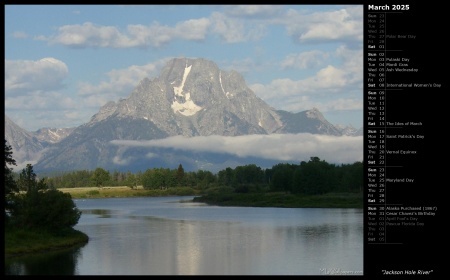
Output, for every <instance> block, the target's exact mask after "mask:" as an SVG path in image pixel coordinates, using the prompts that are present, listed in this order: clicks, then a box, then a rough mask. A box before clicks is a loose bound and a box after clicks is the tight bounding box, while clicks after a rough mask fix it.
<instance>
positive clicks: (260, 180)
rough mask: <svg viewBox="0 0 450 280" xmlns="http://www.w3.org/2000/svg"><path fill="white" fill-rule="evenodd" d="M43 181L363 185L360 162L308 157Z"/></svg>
mask: <svg viewBox="0 0 450 280" xmlns="http://www.w3.org/2000/svg"><path fill="white" fill-rule="evenodd" d="M46 183H47V184H48V185H49V186H50V187H52V188H72V187H100V188H101V187H104V186H128V187H130V188H132V189H136V188H137V187H138V186H142V187H143V188H144V189H167V188H171V187H191V188H194V189H199V190H206V189H208V188H212V187H228V188H231V189H232V190H233V191H234V192H238V193H246V192H258V191H274V192H280V191H281V192H286V193H292V194H308V195H312V194H324V193H328V192H358V191H360V190H361V187H362V185H363V164H362V163H361V162H354V163H353V164H340V165H336V164H330V163H328V162H326V161H325V160H321V159H320V158H318V157H311V158H310V160H309V161H308V162H306V161H301V162H300V163H299V164H292V163H279V164H276V165H274V166H272V168H267V169H262V168H261V167H259V166H257V165H255V164H248V165H243V166H237V167H235V168H231V167H227V168H225V169H223V170H220V171H219V172H218V173H217V174H214V173H212V172H210V171H205V170H197V171H190V172H186V171H185V170H184V168H183V166H182V164H179V166H178V168H176V169H170V168H149V169H147V170H145V171H144V172H140V171H139V172H136V173H132V172H130V171H127V172H120V171H113V172H110V171H108V170H105V169H103V168H101V167H98V168H96V169H95V170H81V171H71V172H65V173H62V174H53V175H51V176H50V175H47V177H46ZM19 185H20V184H19ZM22 189H23V187H22Z"/></svg>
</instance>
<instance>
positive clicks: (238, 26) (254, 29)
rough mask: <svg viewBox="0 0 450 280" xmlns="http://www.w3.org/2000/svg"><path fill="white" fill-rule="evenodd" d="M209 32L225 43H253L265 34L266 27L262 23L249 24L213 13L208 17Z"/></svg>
mask: <svg viewBox="0 0 450 280" xmlns="http://www.w3.org/2000/svg"><path fill="white" fill-rule="evenodd" d="M210 20H211V31H212V32H213V33H214V34H217V35H219V36H220V37H221V38H222V40H223V41H225V42H226V43H240V42H246V41H255V40H258V39H260V38H261V37H263V36H264V35H265V33H266V26H265V25H264V24H262V23H249V22H246V21H245V20H241V19H236V18H229V17H227V16H226V15H224V14H222V13H218V12H214V13H212V14H211V16H210Z"/></svg>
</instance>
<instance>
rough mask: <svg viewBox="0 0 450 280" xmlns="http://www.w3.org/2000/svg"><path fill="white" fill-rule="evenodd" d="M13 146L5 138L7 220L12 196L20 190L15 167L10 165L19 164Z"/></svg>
mask: <svg viewBox="0 0 450 280" xmlns="http://www.w3.org/2000/svg"><path fill="white" fill-rule="evenodd" d="M12 154H13V152H12V148H11V146H10V145H9V144H8V142H7V141H6V139H5V173H4V179H5V182H4V188H5V221H6V220H7V219H8V214H7V213H8V212H9V211H10V210H11V208H12V206H13V205H12V201H11V196H12V195H13V194H14V193H16V192H18V191H19V189H18V187H17V184H16V181H15V180H14V176H13V175H14V174H13V169H12V168H11V167H9V166H10V165H17V164H16V161H15V160H14V158H13V157H12Z"/></svg>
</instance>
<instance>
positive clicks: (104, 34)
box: [47, 18, 209, 48]
mask: <svg viewBox="0 0 450 280" xmlns="http://www.w3.org/2000/svg"><path fill="white" fill-rule="evenodd" d="M208 27H209V20H208V19H206V18H200V19H191V20H187V21H184V22H179V23H177V24H176V26H175V27H170V26H164V25H161V24H159V23H158V22H154V23H152V24H151V25H150V26H145V25H142V24H137V25H128V26H127V29H126V32H122V31H120V30H119V29H118V28H117V27H115V26H100V25H95V24H93V23H91V22H85V23H83V24H75V25H64V26H61V27H59V28H58V34H56V35H55V36H53V37H50V38H47V40H48V41H49V42H50V43H52V44H62V45H65V46H69V47H75V48H87V47H93V48H130V47H138V48H147V47H155V48H158V47H161V46H162V45H164V44H166V43H168V42H170V41H172V40H175V39H179V38H183V39H186V40H193V41H198V40H203V39H204V38H205V37H206V34H207V30H208Z"/></svg>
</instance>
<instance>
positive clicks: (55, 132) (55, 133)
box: [32, 127, 75, 144]
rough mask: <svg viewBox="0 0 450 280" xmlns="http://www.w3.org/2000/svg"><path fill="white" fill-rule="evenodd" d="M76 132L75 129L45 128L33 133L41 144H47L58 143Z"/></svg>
mask: <svg viewBox="0 0 450 280" xmlns="http://www.w3.org/2000/svg"><path fill="white" fill-rule="evenodd" d="M74 130H75V127H68V128H51V127H43V128H40V129H38V130H37V131H35V132H33V133H32V134H33V135H34V136H35V137H36V138H37V139H38V140H39V141H41V142H45V143H51V144H54V143H58V142H59V141H61V140H62V139H64V138H66V137H67V136H69V134H70V133H72V132H73V131H74Z"/></svg>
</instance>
